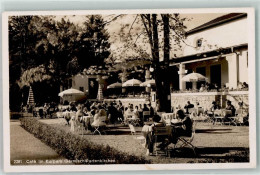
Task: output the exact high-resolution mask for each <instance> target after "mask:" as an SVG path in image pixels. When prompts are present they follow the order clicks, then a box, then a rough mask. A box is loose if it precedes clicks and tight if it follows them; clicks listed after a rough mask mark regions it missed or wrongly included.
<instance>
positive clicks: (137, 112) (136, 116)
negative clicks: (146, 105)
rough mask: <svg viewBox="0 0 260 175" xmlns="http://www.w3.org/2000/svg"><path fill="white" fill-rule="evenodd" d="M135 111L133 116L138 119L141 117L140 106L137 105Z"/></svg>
mask: <svg viewBox="0 0 260 175" xmlns="http://www.w3.org/2000/svg"><path fill="white" fill-rule="evenodd" d="M133 113H134V116H133V118H134V119H138V118H139V111H138V106H135V109H134V111H133Z"/></svg>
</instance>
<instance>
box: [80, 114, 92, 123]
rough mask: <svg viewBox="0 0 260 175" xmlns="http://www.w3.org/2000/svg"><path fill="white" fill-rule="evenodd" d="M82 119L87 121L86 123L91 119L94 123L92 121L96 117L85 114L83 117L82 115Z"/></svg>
mask: <svg viewBox="0 0 260 175" xmlns="http://www.w3.org/2000/svg"><path fill="white" fill-rule="evenodd" d="M82 120H83V122H85V123H87V122H88V121H89V122H90V123H92V122H93V121H94V117H92V116H89V115H87V116H83V117H82Z"/></svg>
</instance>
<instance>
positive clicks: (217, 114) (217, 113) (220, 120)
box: [213, 110, 225, 125]
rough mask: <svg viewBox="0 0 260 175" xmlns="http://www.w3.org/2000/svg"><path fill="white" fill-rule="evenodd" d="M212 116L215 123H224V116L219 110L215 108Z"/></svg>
mask: <svg viewBox="0 0 260 175" xmlns="http://www.w3.org/2000/svg"><path fill="white" fill-rule="evenodd" d="M213 116H214V123H215V124H216V123H219V124H220V125H223V124H224V119H225V117H223V115H222V111H221V110H215V111H214V114H213Z"/></svg>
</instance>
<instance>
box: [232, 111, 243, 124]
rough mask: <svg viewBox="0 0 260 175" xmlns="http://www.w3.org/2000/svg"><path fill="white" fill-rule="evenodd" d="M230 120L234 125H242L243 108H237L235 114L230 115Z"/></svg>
mask: <svg viewBox="0 0 260 175" xmlns="http://www.w3.org/2000/svg"><path fill="white" fill-rule="evenodd" d="M230 120H231V121H230V123H231V124H234V125H235V126H238V125H242V124H243V123H244V116H243V110H242V109H237V110H236V113H235V116H233V117H230Z"/></svg>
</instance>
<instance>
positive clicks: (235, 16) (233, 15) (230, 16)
mask: <svg viewBox="0 0 260 175" xmlns="http://www.w3.org/2000/svg"><path fill="white" fill-rule="evenodd" d="M245 16H247V14H246V13H229V14H226V15H223V16H220V17H218V18H215V19H213V20H211V21H209V22H207V23H204V24H202V25H200V26H198V27H195V28H194V29H191V30H189V31H187V32H186V35H190V34H193V33H196V32H199V31H201V30H205V29H207V28H210V27H214V26H217V25H220V24H223V23H226V22H229V21H232V20H235V19H238V18H242V17H245Z"/></svg>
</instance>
